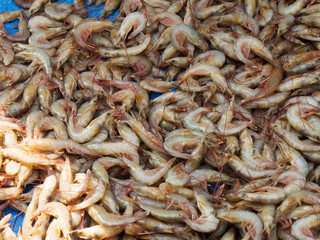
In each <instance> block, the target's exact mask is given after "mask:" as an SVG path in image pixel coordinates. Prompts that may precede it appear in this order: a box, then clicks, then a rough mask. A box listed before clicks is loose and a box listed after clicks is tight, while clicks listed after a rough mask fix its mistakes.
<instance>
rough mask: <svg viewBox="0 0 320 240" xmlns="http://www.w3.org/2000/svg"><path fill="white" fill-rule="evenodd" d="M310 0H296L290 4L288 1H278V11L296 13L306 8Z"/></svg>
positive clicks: (289, 13)
mask: <svg viewBox="0 0 320 240" xmlns="http://www.w3.org/2000/svg"><path fill="white" fill-rule="evenodd" d="M307 3H308V0H296V1H295V2H294V3H292V4H290V5H288V4H287V3H286V1H284V0H280V2H279V3H278V11H279V13H280V14H281V15H295V14H297V13H299V11H300V10H301V9H302V8H304V6H305V5H306V4H307Z"/></svg>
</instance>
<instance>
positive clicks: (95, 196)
mask: <svg viewBox="0 0 320 240" xmlns="http://www.w3.org/2000/svg"><path fill="white" fill-rule="evenodd" d="M77 178H80V179H81V178H84V179H86V178H87V176H85V175H79V174H78V175H76V178H75V180H77ZM80 179H79V180H80ZM105 191H106V187H105V185H104V183H103V182H102V181H100V180H99V179H97V178H95V177H94V176H90V177H89V182H88V187H87V188H86V190H85V191H84V192H85V193H86V194H87V196H86V197H85V198H84V199H83V200H82V201H81V202H80V203H77V204H75V205H69V206H68V210H70V211H75V210H81V209H85V208H87V207H89V206H94V204H95V203H97V202H98V201H100V200H101V199H102V198H103V196H104V193H105Z"/></svg>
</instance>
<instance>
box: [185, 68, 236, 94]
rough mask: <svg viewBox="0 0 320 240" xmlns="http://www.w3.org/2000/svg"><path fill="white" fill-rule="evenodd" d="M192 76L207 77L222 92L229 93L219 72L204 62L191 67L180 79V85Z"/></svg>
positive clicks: (226, 84) (225, 82)
mask: <svg viewBox="0 0 320 240" xmlns="http://www.w3.org/2000/svg"><path fill="white" fill-rule="evenodd" d="M192 76H209V77H211V80H212V81H213V82H214V83H215V84H217V86H218V87H219V88H220V89H221V91H222V92H226V91H227V92H229V93H231V91H230V89H229V88H228V83H227V81H226V79H225V77H224V75H223V74H222V72H221V70H220V69H219V68H217V67H216V66H214V65H211V64H208V63H204V62H200V63H198V64H195V65H193V66H192V67H190V68H189V69H188V70H187V71H185V72H184V74H183V75H182V76H181V77H180V84H181V83H183V82H184V81H186V79H188V78H190V77H192Z"/></svg>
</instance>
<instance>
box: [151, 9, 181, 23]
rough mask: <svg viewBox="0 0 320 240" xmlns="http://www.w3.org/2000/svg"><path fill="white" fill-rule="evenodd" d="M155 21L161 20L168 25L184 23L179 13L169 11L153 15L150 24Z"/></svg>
mask: <svg viewBox="0 0 320 240" xmlns="http://www.w3.org/2000/svg"><path fill="white" fill-rule="evenodd" d="M155 21H158V22H160V23H161V24H163V25H165V26H166V27H171V26H174V25H177V24H180V23H182V19H181V17H180V16H179V15H177V14H175V13H171V12H167V11H166V12H159V13H156V14H155V16H153V17H151V19H150V20H149V21H148V25H150V24H151V23H153V22H155Z"/></svg>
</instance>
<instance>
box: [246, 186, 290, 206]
mask: <svg viewBox="0 0 320 240" xmlns="http://www.w3.org/2000/svg"><path fill="white" fill-rule="evenodd" d="M286 195H287V193H286V191H285V190H284V189H282V188H278V187H269V186H266V187H262V188H259V189H256V190H255V191H254V192H253V193H245V194H244V195H243V196H242V198H243V199H244V200H246V201H250V202H256V203H262V204H276V203H280V202H282V201H283V199H285V197H286Z"/></svg>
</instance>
